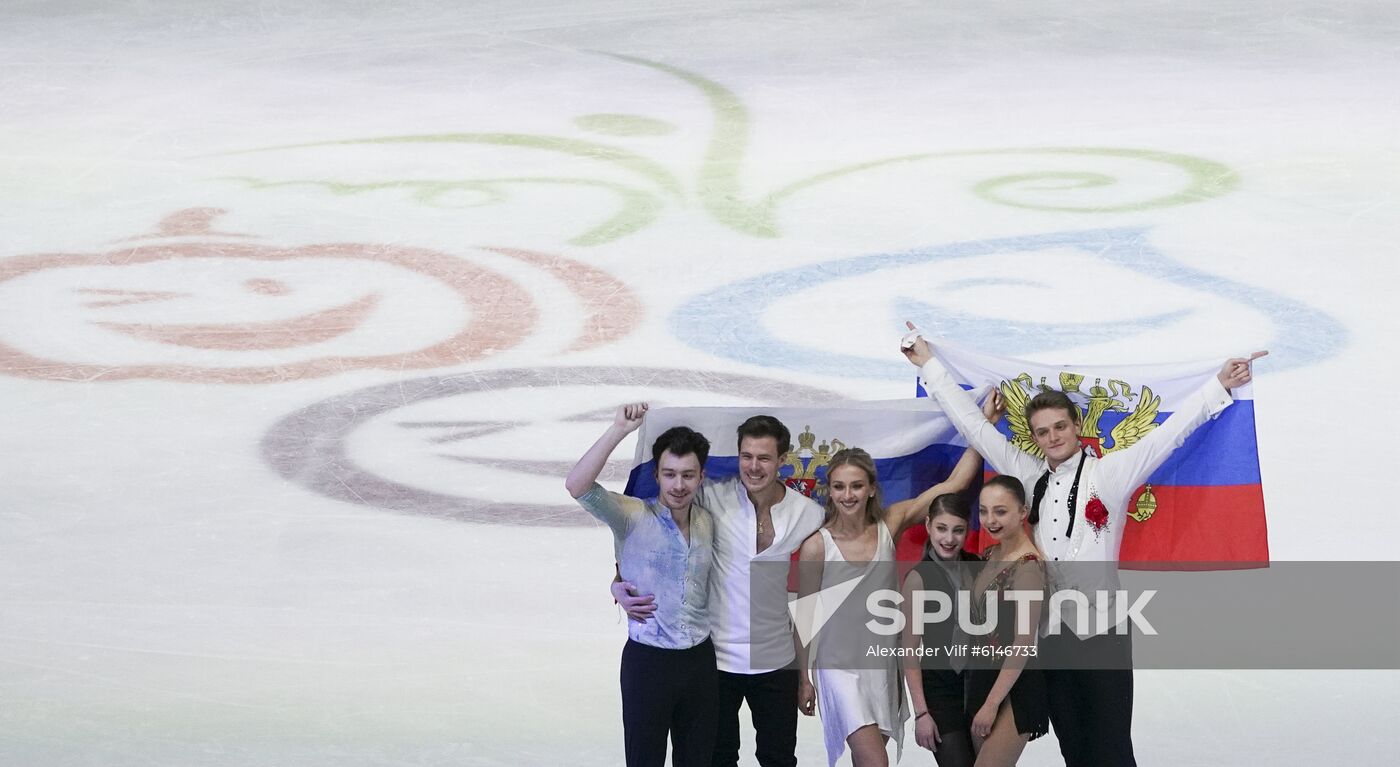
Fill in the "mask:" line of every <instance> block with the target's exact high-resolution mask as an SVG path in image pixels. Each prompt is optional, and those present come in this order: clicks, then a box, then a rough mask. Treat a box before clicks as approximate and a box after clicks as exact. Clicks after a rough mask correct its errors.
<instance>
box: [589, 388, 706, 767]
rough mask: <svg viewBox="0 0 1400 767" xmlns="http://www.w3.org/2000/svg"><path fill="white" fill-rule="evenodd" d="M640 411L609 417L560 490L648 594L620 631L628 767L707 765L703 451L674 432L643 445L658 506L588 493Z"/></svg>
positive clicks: (680, 429) (596, 489)
mask: <svg viewBox="0 0 1400 767" xmlns="http://www.w3.org/2000/svg"><path fill="white" fill-rule="evenodd" d="M646 409H647V408H646V405H645V404H642V403H638V404H634V405H624V406H623V407H621V408H618V411H617V414H616V416H615V417H614V419H613V424H612V425H611V426H609V427H608V430H607V431H606V432H604V433H603V436H602V437H600V438H599V439H598V441H597V442H596V443H594V444H593V447H591V448H589V449H588V452H587V453H584V455H583V457H582V458H580V459H579V462H578V464H577V465H575V466H574V468H573V470H572V471H570V472H569V476H568V478H567V479H566V480H565V481H564V486H565V488H567V489H568V491H569V494H570V495H572V496H573V497H574V498H575V499H576V500H577V501H578V502H579V505H581V506H583V508H584V510H585V511H587V512H588V513H589V514H592V515H593V516H594V517H596V518H597V519H598V520H600V521H602V522H603V523H604V524H606V525H607V526H608V527H609V528H610V529H611V530H612V533H613V548H614V553H615V555H616V558H617V563H618V569H619V572H620V573H621V574H622V577H624V578H626V579H627V580H628V581H631V582H632V583H635V584H637V585H638V586H639V587H641V588H645V589H648V590H649V591H651V593H653V594H655V595H656V612H655V613H654V614H653V615H652V620H649V621H647V622H646V623H636V622H629V623H628V632H627V633H628V640H627V645H626V646H625V647H624V648H623V650H622V674H621V682H622V724H623V737H624V741H625V748H626V754H627V764H628V767H639V766H647V767H650V766H651V765H656V766H658V767H659V766H660V765H662V764H664V763H665V759H666V741H667V739H668V736H669V739H670V741H671V745H672V748H673V751H674V756H673V762H674V764H687V765H691V764H697V765H705V764H709V763H710V759H711V755H712V754H713V752H714V739H715V720H716V716H717V713H718V698H717V695H718V688H717V682H716V673H715V646H714V643H713V642H711V641H710V619H709V612H708V610H709V585H710V570H711V567H712V564H713V560H714V553H713V546H714V520H713V518H712V517H711V516H710V513H709V512H708V511H706V510H705V509H704V508H703V507H702V506H700V505H699V504H697V503H695V502H694V501H695V496H696V493H697V492H698V491H699V489H700V482H701V481H702V480H703V479H704V477H705V470H704V467H705V459H706V458H707V457H708V456H709V451H710V443H709V441H708V440H706V439H705V438H704V436H702V435H701V434H699V433H698V432H696V431H694V430H692V429H688V428H686V427H684V426H677V427H675V428H673V429H668V430H666V431H665V432H663V433H662V434H661V436H660V437H658V438H657V440H656V442H655V444H653V445H652V457H653V459H654V460H655V466H656V479H657V485H658V486H659V487H660V493H659V495H658V497H656V498H653V499H649V500H645V501H643V500H639V499H636V498H629V497H627V496H625V495H620V494H618V493H612V492H609V491H607V490H605V489H603V487H602V486H601V485H599V484H598V482H597V480H598V475H599V474H600V473H602V470H603V466H604V465H605V464H606V463H607V460H608V456H609V455H611V454H612V452H613V450H614V449H616V448H617V446H618V445H619V444H620V443H621V442H622V440H623V438H624V437H626V436H627V435H628V434H630V433H631V432H632V431H634V430H636V428H637V427H638V426H640V425H641V423H642V417H643V416H644V415H645V414H646Z"/></svg>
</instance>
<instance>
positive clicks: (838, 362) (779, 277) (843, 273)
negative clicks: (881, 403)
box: [670, 227, 1348, 379]
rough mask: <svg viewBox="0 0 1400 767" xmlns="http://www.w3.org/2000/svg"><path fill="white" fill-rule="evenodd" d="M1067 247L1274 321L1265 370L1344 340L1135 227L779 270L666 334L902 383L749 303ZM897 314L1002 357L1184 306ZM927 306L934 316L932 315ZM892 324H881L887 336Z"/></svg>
mask: <svg viewBox="0 0 1400 767" xmlns="http://www.w3.org/2000/svg"><path fill="white" fill-rule="evenodd" d="M1055 248H1074V249H1076V250H1079V251H1082V252H1083V253H1085V254H1088V255H1093V256H1096V257H1098V258H1101V259H1103V260H1104V261H1105V262H1106V263H1108V264H1112V265H1115V266H1121V267H1124V268H1126V269H1130V270H1132V271H1134V272H1137V273H1139V274H1142V275H1145V276H1148V277H1152V278H1156V279H1159V280H1162V281H1164V282H1167V283H1169V284H1172V285H1175V286H1179V287H1184V288H1189V289H1192V290H1197V291H1200V292H1202V293H1205V294H1208V295H1211V296H1216V297H1219V298H1224V299H1227V300H1229V301H1232V302H1235V303H1238V304H1243V305H1245V306H1248V307H1249V308H1251V309H1253V310H1254V311H1257V312H1261V313H1262V314H1264V315H1265V316H1266V317H1268V318H1269V320H1270V321H1271V322H1272V323H1273V325H1274V331H1275V332H1274V337H1273V339H1271V340H1270V341H1269V342H1268V348H1269V349H1270V350H1271V352H1272V353H1271V354H1270V357H1269V363H1270V365H1269V367H1270V368H1271V369H1272V370H1274V371H1279V370H1285V369H1288V368H1296V367H1303V366H1306V365H1311V364H1314V363H1317V362H1320V361H1322V360H1324V359H1327V358H1328V357H1331V356H1333V355H1334V354H1336V353H1337V351H1338V350H1340V349H1341V348H1343V347H1344V346H1346V344H1347V341H1348V333H1347V330H1346V328H1345V327H1344V326H1343V325H1342V324H1341V323H1340V322H1338V321H1337V320H1336V319H1334V318H1333V317H1331V316H1330V315H1328V314H1326V313H1325V312H1322V311H1320V310H1318V309H1315V308H1313V307H1311V306H1308V305H1307V304H1304V303H1302V302H1300V301H1297V300H1294V299H1291V298H1288V297H1285V296H1281V295H1278V294H1277V293H1273V292H1271V291H1268V290H1265V289H1263V288H1258V287H1254V286H1252V285H1246V284H1244V283H1241V282H1236V281H1234V280H1230V279H1227V278H1224V277H1220V276H1217V275H1213V274H1209V273H1207V272H1203V271H1200V270H1198V269H1195V268H1192V267H1189V266H1186V265H1184V264H1181V263H1178V262H1176V261H1173V260H1172V259H1171V258H1170V257H1168V256H1166V255H1165V254H1163V253H1161V252H1159V251H1158V250H1156V249H1155V248H1153V247H1152V246H1151V244H1149V242H1148V240H1147V230H1146V229H1143V228H1140V227H1120V228H1111V229H1087V230H1080V231H1069V232H1051V233H1046V234H1036V235H1025V236H1018V237H1006V238H1000V239H990V240H971V241H967V242H956V243H949V244H944V245H934V246H929V247H922V248H914V249H912V250H905V251H900V252H895V253H877V254H872V255H865V256H855V257H852V258H845V259H838V260H835V261H828V262H826V263H824V264H817V265H810V266H802V267H797V268H793V269H784V270H781V271H776V272H769V273H768V274H762V275H758V276H757V277H746V278H744V279H742V280H740V281H738V282H734V283H731V284H729V285H725V286H723V287H720V288H716V289H714V290H710V291H707V292H705V293H702V294H700V295H698V296H695V297H694V298H691V299H690V300H689V301H687V302H686V303H684V304H683V305H681V307H680V308H678V309H677V310H676V311H675V312H674V313H673V314H672V315H671V320H670V323H671V331H672V332H673V333H674V334H675V335H676V336H677V337H678V338H680V339H681V340H682V341H684V342H686V343H687V344H690V345H691V346H693V347H695V348H697V349H700V350H703V351H706V352H709V353H711V354H715V355H717V356H720V357H726V358H729V359H733V360H737V361H739V362H747V363H751V364H754V365H761V366H763V367H773V368H785V369H789V370H802V371H808V372H814V373H819V374H825V375H840V376H850V377H859V378H892V379H907V378H908V377H909V376H910V375H911V369H910V367H909V365H908V364H907V363H905V362H903V361H899V360H892V359H889V358H888V356H889V355H886V357H885V358H875V357H861V356H855V355H843V354H835V353H832V352H830V351H824V350H821V349H818V348H816V347H813V346H803V345H800V344H799V343H797V342H796V341H795V340H794V339H791V338H779V337H777V336H775V335H773V334H772V333H770V332H769V331H768V330H767V329H766V328H764V327H763V324H762V323H761V322H759V321H756V320H757V317H756V316H755V315H756V310H755V308H756V307H765V306H767V305H769V304H770V303H772V302H773V301H775V300H778V299H782V298H785V297H787V296H789V295H792V294H795V293H798V292H801V291H805V290H809V289H811V288H814V287H817V286H819V285H822V284H825V283H828V282H832V281H835V280H841V279H846V278H851V277H860V276H864V275H867V274H871V273H874V272H879V271H882V270H886V269H896V268H900V267H906V266H918V265H922V264H929V263H934V262H938V261H950V260H954V259H962V258H976V257H981V256H989V255H995V254H998V253H1024V252H1028V251H1037V250H1050V249H1055ZM994 283H995V284H1005V285H1028V284H1029V285H1033V284H1035V283H1034V282H1031V281H1028V280H1017V279H1005V280H998V279H995V278H974V279H970V280H963V281H960V282H959V283H955V284H954V285H955V288H967V287H974V286H979V285H988V284H994ZM894 308H895V309H896V310H897V311H898V312H899V316H909V317H914V318H920V317H932V316H936V318H937V327H938V329H939V335H941V336H944V337H947V338H955V339H957V340H958V342H959V343H960V344H965V345H968V346H976V347H978V348H982V349H985V350H988V351H992V350H995V353H997V354H1001V355H1005V356H1024V355H1026V354H1029V353H1034V352H1039V351H1043V350H1045V349H1047V348H1061V347H1068V346H1075V345H1086V344H1092V343H1099V342H1104V341H1109V340H1112V339H1114V338H1121V337H1123V336H1125V335H1131V334H1137V333H1142V332H1146V331H1149V330H1155V329H1159V328H1163V327H1167V326H1169V325H1170V324H1172V323H1174V322H1177V321H1179V320H1181V319H1182V318H1184V317H1186V316H1187V315H1189V314H1190V311H1191V310H1189V309H1182V310H1178V311H1172V312H1164V313H1160V314H1154V315H1149V316H1146V317H1140V318H1136V319H1132V320H1126V321H1120V320H1115V321H1113V322H1111V323H1032V322H1026V321H1021V320H1018V321H1017V322H1016V323H1015V326H1014V327H1013V326H1010V325H1008V324H1007V323H1001V322H995V321H989V318H987V317H980V316H972V315H964V314H959V313H952V312H949V311H947V310H944V309H938V310H935V309H934V308H933V307H931V306H929V305H927V304H924V303H923V302H921V301H916V300H908V299H906V300H902V301H899V302H897V303H896V304H895V307H894ZM935 311H937V314H936V315H935V314H934V312H935ZM894 332H895V330H894V329H891V333H894Z"/></svg>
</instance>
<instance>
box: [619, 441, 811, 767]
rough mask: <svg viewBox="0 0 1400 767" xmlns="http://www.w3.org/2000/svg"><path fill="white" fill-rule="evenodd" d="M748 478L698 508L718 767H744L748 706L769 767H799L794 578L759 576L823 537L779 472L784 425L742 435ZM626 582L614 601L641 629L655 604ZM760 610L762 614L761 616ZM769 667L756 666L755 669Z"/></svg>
mask: <svg viewBox="0 0 1400 767" xmlns="http://www.w3.org/2000/svg"><path fill="white" fill-rule="evenodd" d="M738 436H739V474H738V476H736V477H732V478H730V479H726V480H722V481H718V482H716V481H712V480H706V481H705V482H704V483H703V484H702V485H701V486H700V493H699V495H698V496H697V501H698V502H699V503H700V504H701V505H703V506H704V507H705V508H707V509H709V510H710V513H711V515H712V516H713V518H714V527H715V531H714V555H715V561H714V570H713V572H712V575H711V577H710V630H711V636H712V637H713V639H714V644H715V660H716V663H717V665H718V667H719V728H718V732H717V733H716V738H715V755H714V765H715V767H721V766H724V767H729V766H730V765H736V764H738V762H739V746H740V743H739V708H740V706H741V705H742V704H743V703H744V702H745V701H747V702H748V704H749V712H750V714H751V716H752V721H753V726H754V730H755V753H754V756H755V757H757V759H758V763H759V764H760V765H763V767H792V766H793V765H796V764H797V714H798V711H797V687H798V684H797V683H798V672H797V669H796V667H795V666H794V664H793V662H794V661H795V660H796V657H797V655H796V652H797V651H796V645H795V644H794V642H793V631H792V622H791V619H790V618H789V616H788V611H787V577H786V573H787V569H786V568H784V567H759V568H756V569H755V568H753V567H752V563H754V562H787V561H788V560H789V559H791V557H792V554H793V552H795V551H797V550H798V548H799V547H801V545H802V541H804V540H805V539H806V538H807V536H809V535H811V534H812V533H815V532H816V531H817V529H818V528H820V527H821V524H822V518H823V516H824V512H823V510H822V507H821V506H820V505H819V504H817V502H816V501H813V500H812V499H810V498H808V497H807V496H805V495H803V494H801V493H799V492H796V491H794V490H790V489H788V488H787V487H786V486H785V485H784V484H783V482H782V480H780V479H779V478H778V469H779V467H781V466H782V465H783V461H784V459H785V457H786V454H787V452H788V451H789V450H791V449H792V435H791V432H789V431H788V428H787V427H786V426H784V425H783V424H782V422H781V421H779V420H778V419H776V418H774V417H772V416H767V415H757V416H754V417H752V418H750V419H748V420H747V421H745V422H744V423H743V424H741V425H740V426H739V429H738ZM634 590H635V587H634V586H632V584H630V583H627V582H625V581H618V582H615V583H614V584H613V589H612V591H613V597H614V598H615V599H617V601H618V603H619V604H621V605H622V606H623V608H624V609H625V610H626V611H627V614H628V615H629V616H631V617H632V618H633V619H634V620H645V619H646V617H647V616H648V615H649V614H650V612H651V611H652V609H654V608H652V607H651V603H652V600H651V597H650V595H642V596H634V595H633V591H634ZM755 606H756V607H755ZM754 658H759V659H761V660H760V661H759V662H758V665H755V663H754V661H753V659H754Z"/></svg>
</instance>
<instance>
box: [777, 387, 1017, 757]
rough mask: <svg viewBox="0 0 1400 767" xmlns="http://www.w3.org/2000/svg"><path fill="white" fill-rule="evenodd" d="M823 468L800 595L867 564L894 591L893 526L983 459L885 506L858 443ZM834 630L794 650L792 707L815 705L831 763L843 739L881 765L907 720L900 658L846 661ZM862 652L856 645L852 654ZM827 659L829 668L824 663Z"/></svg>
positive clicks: (968, 457) (957, 483) (919, 513)
mask: <svg viewBox="0 0 1400 767" xmlns="http://www.w3.org/2000/svg"><path fill="white" fill-rule="evenodd" d="M984 411H986V412H988V415H989V416H990V415H992V414H993V413H995V406H994V404H993V402H992V400H991V399H990V398H989V400H988V404H987V406H986V407H985V408H984ZM826 469H827V471H826V484H827V489H828V492H827V501H826V521H825V523H824V524H823V525H822V528H821V529H820V530H818V531H817V532H816V533H813V534H812V535H811V537H809V538H808V539H807V540H806V541H804V542H803V544H802V548H801V550H800V552H799V559H800V561H801V562H802V563H803V564H801V565H800V566H799V578H798V580H799V587H798V591H799V598H800V597H805V596H809V595H811V594H816V593H817V592H818V591H822V590H824V589H826V588H828V587H831V586H834V585H836V584H839V583H842V582H846V581H849V580H851V578H850V577H846V576H851V575H853V574H855V573H857V572H859V571H861V570H865V571H866V572H864V573H862V574H861V577H864V578H874V579H878V580H879V582H878V583H877V587H884V588H890V589H896V590H897V588H898V586H897V584H896V579H895V564H894V560H895V541H896V540H897V539H898V537H899V535H900V533H902V532H904V530H905V528H907V527H909V526H910V525H913V524H915V523H917V522H918V521H919V520H921V519H923V518H924V516H925V515H927V514H928V508H929V504H930V503H932V502H933V499H934V498H937V497H938V496H940V495H942V494H944V493H955V492H959V491H961V490H963V489H964V488H966V487H967V486H968V485H969V484H971V483H972V480H973V479H974V478H975V477H976V476H977V474H978V473H980V471H981V469H982V459H981V457H980V456H979V455H977V453H976V452H974V451H973V450H971V449H968V450H967V451H966V452H965V453H963V456H962V458H961V459H960V460H959V461H958V463H957V465H956V466H955V467H954V468H953V471H952V473H950V474H949V475H948V478H947V479H946V480H944V481H943V482H940V483H938V484H936V485H934V486H933V487H930V488H929V489H928V490H925V491H924V492H923V493H921V494H920V495H919V496H918V497H916V498H910V499H908V500H905V501H900V502H899V503H896V504H894V505H893V506H891V507H890V508H889V509H885V508H884V507H883V506H882V505H881V503H880V485H879V481H878V477H877V476H876V470H875V461H874V460H873V459H871V457H870V454H869V453H867V452H865V451H864V450H861V449H860V448H848V449H845V450H841V451H839V452H837V453H836V455H834V456H832V457H831V462H830V463H828V464H827V467H826ZM886 581H887V583H885V582H886ZM828 593H829V592H828ZM847 593H849V592H847ZM819 599H820V598H819ZM818 609H820V608H818ZM862 610H863V608H862ZM800 619H801V618H800V617H799V620H800ZM850 628H851V630H852V631H854V632H857V636H858V637H859V639H858V640H856V641H858V642H860V643H861V644H860V646H861V647H864V646H865V645H866V644H869V640H868V634H866V633H864V628H863V626H851V627H850ZM841 629H842V626H840V625H835V624H834V623H827V624H826V625H825V626H823V628H822V629H821V632H820V636H819V637H818V638H817V640H816V641H815V642H814V643H813V646H812V647H811V648H803V649H802V650H801V651H799V653H798V661H799V663H800V665H801V674H800V676H799V682H798V707H799V708H800V709H801V711H802V713H804V714H806V715H807V716H812V715H813V713H814V709H815V710H816V711H820V713H821V718H822V730H823V731H824V732H825V734H826V753H827V757H828V758H829V760H830V762H831V764H833V765H834V764H836V760H837V759H839V758H840V757H841V754H842V753H843V752H844V751H845V750H846V748H847V747H848V746H849V747H850V749H851V764H852V765H854V767H887V766H888V765H889V754H888V753H887V752H886V750H885V749H886V744H887V743H888V742H889V739H890V738H891V737H893V738H894V739H895V742H896V744H897V746H898V747H899V748H900V749H902V748H903V736H904V723H905V721H906V720H907V719H908V712H907V710H906V709H905V707H904V689H903V687H902V686H901V683H900V661H899V658H897V657H895V656H894V654H893V653H891V654H890V655H889V656H886V657H884V658H880V659H878V663H875V662H871V661H868V660H867V661H865V662H863V663H860V662H858V663H851V662H849V661H850V660H851V659H853V658H854V657H855V656H854V655H852V653H851V647H850V646H849V645H847V646H845V647H844V648H843V647H842V645H843V644H844V643H842V642H841V638H842V637H841V634H842V632H841ZM809 636H810V635H809ZM897 642H898V637H897V636H895V637H892V638H891V647H893V646H895V645H896V644H897ZM824 648H825V649H824ZM843 649H844V656H843V655H842V650H843ZM863 654H864V653H862V652H860V651H859V650H857V651H856V655H863ZM823 661H826V662H825V663H824V662H823ZM828 664H829V665H831V666H833V667H824V666H826V665H828ZM857 666H859V667H857ZM877 666H878V667H877ZM814 667H815V668H814ZM814 677H815V678H814Z"/></svg>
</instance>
